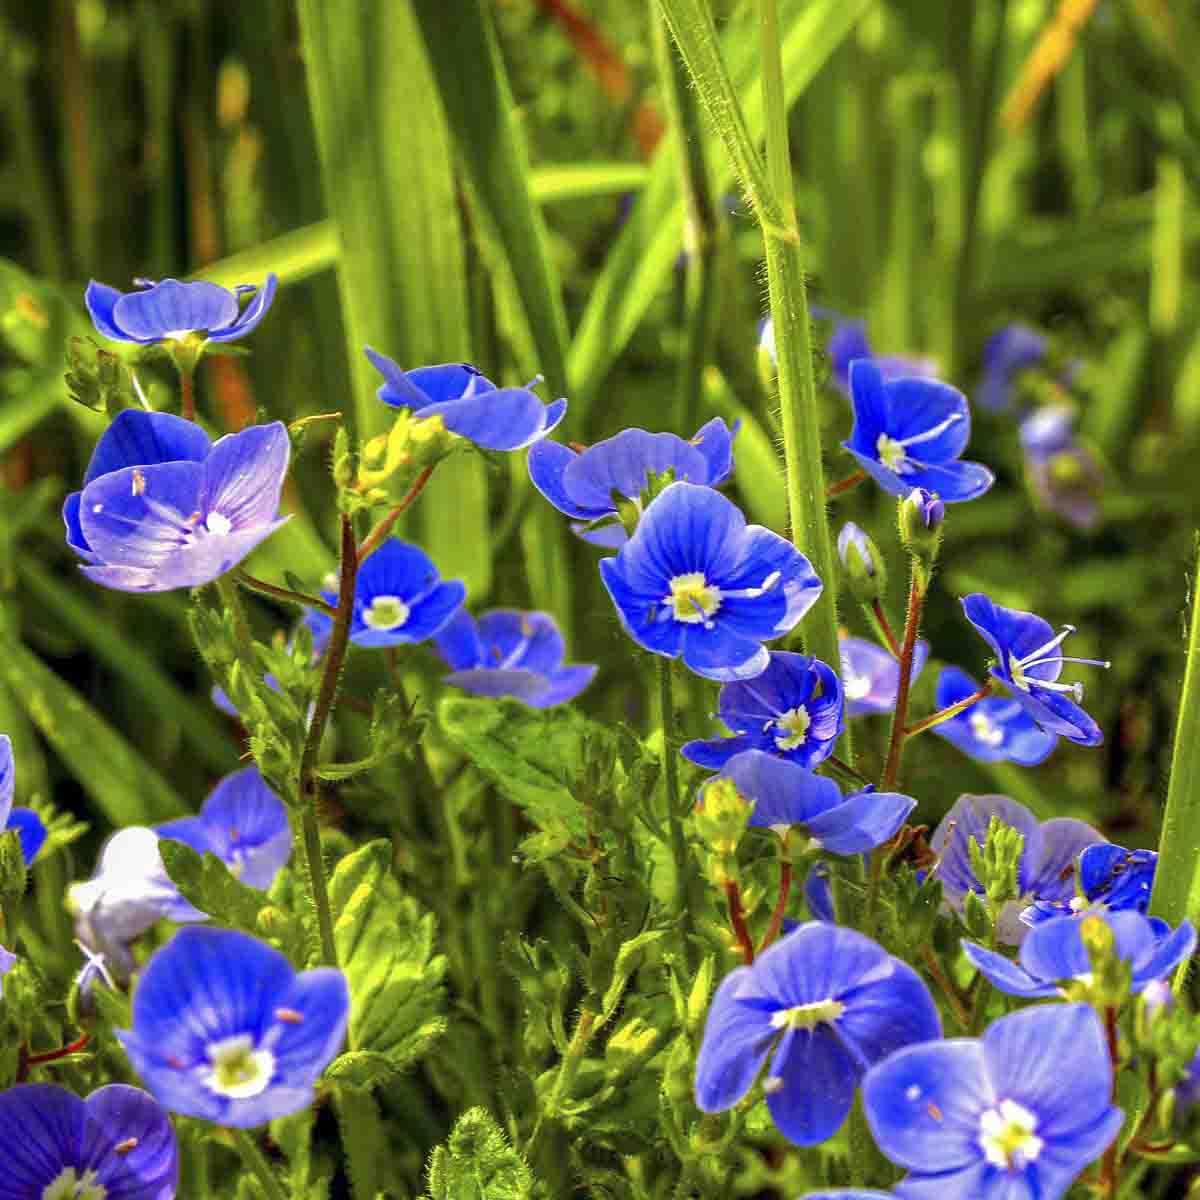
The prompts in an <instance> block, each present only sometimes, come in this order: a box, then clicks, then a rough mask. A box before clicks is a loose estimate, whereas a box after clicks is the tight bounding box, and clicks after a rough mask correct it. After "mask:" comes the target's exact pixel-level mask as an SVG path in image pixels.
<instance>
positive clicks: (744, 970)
mask: <svg viewBox="0 0 1200 1200" xmlns="http://www.w3.org/2000/svg"><path fill="white" fill-rule="evenodd" d="M749 976H750V969H749V968H748V967H738V968H736V969H735V970H733V971H730V972H729V974H728V975H726V976H725V978H724V979H723V980H722V981H721V986H720V987H719V988H717V991H716V994H715V995H714V996H713V999H712V1003H711V1004H710V1005H709V1009H708V1018H707V1021H706V1023H705V1026H704V1041H703V1042H702V1044H701V1046H700V1054H699V1057H698V1058H697V1059H696V1107H697V1108H698V1109H700V1111H701V1112H723V1111H724V1110H725V1109H727V1108H732V1107H733V1105H735V1104H736V1103H737V1102H738V1101H739V1100H740V1099H741V1098H742V1097H743V1096H744V1095H745V1094H746V1093H747V1092H748V1091H749V1090H750V1085H751V1084H753V1082H754V1080H755V1078H756V1077H757V1075H758V1072H759V1070H760V1069H761V1068H762V1065H763V1063H764V1062H765V1061H766V1058H767V1054H768V1052H769V1051H770V1049H771V1047H772V1046H773V1045H774V1044H775V1041H776V1033H775V1030H774V1029H773V1027H772V1025H771V1017H770V1014H769V1013H766V1012H763V1011H761V1010H759V1009H756V1008H752V1007H750V1006H748V1005H745V1004H743V1003H741V1002H740V1001H739V999H738V992H739V991H740V990H741V987H742V986H743V984H744V983H745V982H746V981H747V979H748V978H749Z"/></svg>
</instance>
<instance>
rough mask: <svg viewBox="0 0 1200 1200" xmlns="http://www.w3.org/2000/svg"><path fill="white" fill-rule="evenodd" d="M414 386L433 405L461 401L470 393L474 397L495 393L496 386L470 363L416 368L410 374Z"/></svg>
mask: <svg viewBox="0 0 1200 1200" xmlns="http://www.w3.org/2000/svg"><path fill="white" fill-rule="evenodd" d="M408 378H409V380H410V381H411V382H412V384H413V385H414V386H415V387H417V388H419V389H420V390H421V392H422V393H423V394H424V395H425V396H426V397H427V398H428V400H429V403H431V404H444V403H446V402H447V401H449V400H461V399H462V398H463V396H465V395H466V394H467V392H468V391H470V392H471V394H472V395H473V396H481V395H483V394H484V393H485V392H493V391H495V390H496V385H495V384H494V383H493V382H492V381H491V380H490V379H488V377H487V376H486V375H484V374H483V373H482V372H481V371H477V370H476V369H475V368H474V367H473V366H471V365H470V364H469V363H441V364H439V365H438V366H435V367H416V368H414V369H413V370H411V371H409V372H408Z"/></svg>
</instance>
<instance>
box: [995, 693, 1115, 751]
mask: <svg viewBox="0 0 1200 1200" xmlns="http://www.w3.org/2000/svg"><path fill="white" fill-rule="evenodd" d="M1012 697H1013V699H1014V700H1016V701H1017V703H1018V704H1020V705H1021V707H1022V708H1023V709H1025V711H1026V712H1027V713H1029V715H1030V716H1031V717H1032V718H1033V719H1034V720H1035V721H1036V722H1037V723H1038V724H1039V725H1040V726H1041V727H1042V729H1044V730H1045V731H1046V732H1047V733H1056V734H1059V735H1060V736H1062V737H1065V738H1066V739H1067V741H1069V742H1074V743H1075V744H1076V745H1078V746H1100V745H1103V743H1104V731H1103V730H1102V729H1101V728H1100V726H1099V725H1098V724H1097V723H1096V721H1095V720H1094V719H1093V718H1092V716H1091V715H1090V714H1089V713H1087V712H1085V711H1084V709H1082V708H1080V707H1079V705H1078V704H1076V703H1075V701H1074V700H1070V699H1068V698H1067V696H1066V695H1065V694H1064V693H1062V692H1048V691H1045V690H1042V689H1039V690H1038V691H1036V692H1033V693H1031V692H1026V691H1023V690H1022V689H1020V688H1017V687H1014V688H1013V689H1012Z"/></svg>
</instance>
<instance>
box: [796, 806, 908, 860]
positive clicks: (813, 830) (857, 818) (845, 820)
mask: <svg viewBox="0 0 1200 1200" xmlns="http://www.w3.org/2000/svg"><path fill="white" fill-rule="evenodd" d="M916 806H917V802H916V801H915V800H914V799H913V798H912V797H911V796H902V795H900V794H899V793H896V792H870V791H862V792H855V793H854V794H853V795H852V796H848V797H846V799H845V800H844V801H843V802H842V803H841V804H839V805H837V807H836V808H831V809H829V810H828V811H827V812H824V813H820V814H818V815H817V816H815V817H810V818H809V819H808V820H807V821H806V822H805V824H806V826H807V828H808V832H809V833H810V834H811V835H812V836H813V837H815V838H819V839H820V841H821V844H822V845H823V846H824V847H825V849H826V850H828V851H829V852H830V853H831V854H865V853H866V852H867V851H868V850H873V849H874V848H875V847H876V846H881V845H883V843H884V842H886V841H887V840H888V838H890V837H892V836H893V834H895V833H896V831H897V830H898V829H899V828H900V826H901V825H903V824H904V822H905V820H906V819H907V817H908V814H909V813H911V812H912V810H913V809H914V808H916Z"/></svg>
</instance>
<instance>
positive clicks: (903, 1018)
mask: <svg viewBox="0 0 1200 1200" xmlns="http://www.w3.org/2000/svg"><path fill="white" fill-rule="evenodd" d="M888 965H889V967H890V970H886V971H885V970H879V971H877V972H875V973H874V974H871V975H867V976H865V977H864V978H863V979H862V981H861V982H860V984H859V986H858V987H857V988H855V989H854V990H853V991H850V992H844V993H843V998H842V1002H843V1003H844V1004H845V1006H846V1008H845V1011H844V1012H843V1013H842V1015H841V1016H840V1017H838V1018H837V1020H836V1021H835V1022H834V1023H833V1028H834V1031H835V1032H836V1034H837V1036H838V1038H839V1039H840V1040H841V1041H842V1043H843V1044H844V1045H845V1046H846V1048H847V1049H848V1050H849V1051H850V1053H851V1054H852V1055H853V1056H854V1059H855V1061H856V1062H857V1063H858V1064H859V1065H860V1066H861V1067H862V1068H863V1069H864V1070H865V1069H866V1068H867V1067H870V1066H873V1065H874V1064H875V1063H877V1062H882V1061H883V1060H884V1059H885V1058H887V1057H888V1055H890V1054H893V1053H895V1052H896V1051H897V1050H900V1049H902V1048H903V1047H904V1046H910V1045H913V1044H914V1043H917V1042H928V1041H934V1040H936V1039H937V1038H940V1037H941V1036H942V1023H941V1019H940V1018H939V1017H938V1011H937V1005H936V1004H935V1003H934V1000H933V997H932V996H931V995H930V993H929V988H927V987H926V986H925V981H924V980H923V979H922V978H921V977H920V976H919V975H918V974H917V973H916V971H914V970H913V969H912V968H911V967H910V966H908V964H907V963H902V962H901V961H900V960H899V959H898V958H889V960H888Z"/></svg>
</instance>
